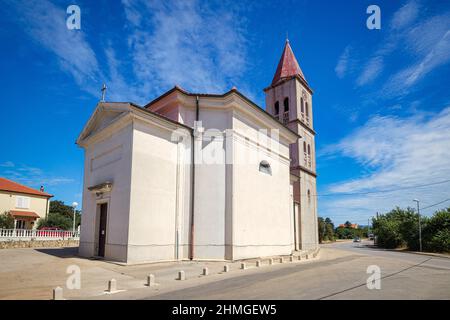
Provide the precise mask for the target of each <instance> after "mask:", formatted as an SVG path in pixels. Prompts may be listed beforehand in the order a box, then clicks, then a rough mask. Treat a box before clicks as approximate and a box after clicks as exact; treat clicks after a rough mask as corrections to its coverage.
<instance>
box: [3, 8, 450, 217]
mask: <svg viewBox="0 0 450 320" xmlns="http://www.w3.org/2000/svg"><path fill="white" fill-rule="evenodd" d="M71 4H77V5H78V6H79V7H80V9H81V30H68V29H67V28H66V18H67V17H68V15H67V13H66V8H67V7H68V6H69V5H71ZM371 4H377V5H378V6H379V7H380V9H381V30H369V29H367V27H366V19H367V17H368V14H366V8H367V7H368V6H369V5H371ZM0 14H1V16H2V19H1V21H0V43H1V44H0V46H1V49H2V50H0V67H1V73H0V88H1V92H2V99H1V101H2V106H1V108H0V115H1V118H2V119H3V121H2V125H1V127H0V133H1V135H2V137H3V138H2V139H1V140H0V150H2V152H1V153H0V176H5V177H8V178H11V179H13V180H16V181H19V182H22V183H25V184H27V185H30V186H32V187H39V186H40V185H41V184H44V185H45V186H46V191H48V192H50V193H52V194H54V195H55V199H61V200H64V201H66V202H68V203H70V202H72V201H78V202H80V201H81V190H82V175H83V172H82V170H83V151H82V150H81V149H80V148H78V147H77V146H76V145H75V139H76V137H77V136H78V134H79V132H80V131H81V129H82V127H83V125H84V124H85V122H86V121H87V119H88V117H89V116H90V114H91V113H92V111H93V109H94V108H95V105H96V103H97V102H98V100H99V98H100V88H101V85H102V83H103V82H106V84H107V85H108V94H107V100H110V101H133V102H136V103H138V104H144V103H146V102H148V101H150V100H152V99H153V98H155V97H157V96H158V95H160V94H161V93H163V92H164V91H166V90H168V89H170V88H171V87H172V86H173V85H175V84H178V85H180V86H182V87H183V88H185V89H187V90H190V91H197V92H210V93H212V92H217V93H222V92H225V91H227V90H229V89H230V88H231V87H232V86H236V87H237V88H238V89H239V90H240V91H242V92H243V93H244V94H246V95H247V96H248V97H250V98H251V99H252V100H254V101H255V102H256V103H258V104H259V105H261V106H262V107H264V93H263V91H262V89H263V88H264V87H266V86H267V85H268V84H269V83H270V81H271V79H272V76H273V74H274V72H275V68H276V65H277V63H278V59H279V57H280V55H281V52H282V49H283V45H284V41H285V38H286V33H288V34H289V40H290V42H291V46H292V48H293V50H294V53H295V55H296V57H297V60H298V61H299V63H300V66H301V68H302V70H303V72H304V74H305V77H306V78H307V80H308V82H309V83H310V85H311V87H312V88H313V90H314V92H315V93H314V97H313V108H314V110H313V112H314V120H315V130H316V131H317V133H318V134H317V140H316V149H317V155H318V157H317V171H318V174H319V177H318V197H319V215H321V216H330V217H331V218H332V219H333V220H334V221H335V222H336V223H343V222H345V220H351V221H352V222H358V223H362V224H364V223H366V222H367V218H369V217H371V216H373V215H374V214H375V212H377V211H379V212H385V211H387V210H389V209H390V208H392V207H393V206H395V205H399V206H403V207H405V206H412V205H414V204H413V202H412V201H411V200H412V199H413V198H419V199H420V200H421V201H422V205H423V206H427V205H431V204H434V203H436V202H439V201H441V200H445V199H447V198H450V183H449V182H444V181H446V180H448V179H450V148H449V146H450V90H449V87H450V86H449V79H450V3H449V2H447V1H439V0H437V1H424V0H422V1H420V0H417V1H415V0H411V1H362V0H355V1H334V2H331V1H312V0H311V1H307V0H302V1H283V2H282V3H279V2H275V1H242V2H239V3H238V4H237V3H234V2H227V1H208V2H207V1H179V2H168V1H164V2H158V1H139V0H136V1H132V0H122V1H111V0H108V1H107V0H103V1H95V2H94V1H73V0H72V1H48V0H39V1H32V0H27V1H16V0H2V1H1V5H0ZM441 182H442V183H441ZM435 183H437V184H435ZM429 184H431V185H429ZM423 185H428V186H423ZM416 186H422V187H416ZM412 187H413V188H412ZM386 190H387V191H389V192H384V191H386ZM449 204H450V202H447V203H443V204H442V205H440V206H435V207H433V208H430V209H428V210H425V211H424V213H425V214H431V213H432V212H433V209H438V208H440V207H443V206H445V205H449Z"/></svg>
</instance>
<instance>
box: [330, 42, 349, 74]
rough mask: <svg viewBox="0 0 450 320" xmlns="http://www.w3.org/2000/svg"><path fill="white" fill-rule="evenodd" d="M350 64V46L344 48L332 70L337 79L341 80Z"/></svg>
mask: <svg viewBox="0 0 450 320" xmlns="http://www.w3.org/2000/svg"><path fill="white" fill-rule="evenodd" d="M349 64H350V46H347V47H345V49H344V52H342V54H341V55H340V57H339V60H338V62H337V64H336V67H335V68H334V71H335V72H336V75H337V76H338V78H340V79H342V78H344V77H345V75H346V74H347V72H348V69H349V67H350V66H349Z"/></svg>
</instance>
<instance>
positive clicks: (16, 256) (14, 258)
mask: <svg viewBox="0 0 450 320" xmlns="http://www.w3.org/2000/svg"><path fill="white" fill-rule="evenodd" d="M76 249H77V248H45V249H31V248H30V249H8V250H1V251H0V261H1V263H0V299H51V298H52V290H53V289H54V288H56V287H58V286H59V287H61V288H63V295H64V298H66V299H85V298H91V299H103V298H108V297H110V295H107V294H106V293H105V290H106V289H107V286H108V281H109V280H111V279H115V280H116V281H117V289H118V290H126V291H127V292H130V291H132V290H134V289H145V288H148V287H146V286H145V284H146V279H147V276H148V275H149V274H153V275H155V278H156V283H159V286H155V287H153V289H155V293H157V291H158V290H159V289H161V288H164V290H165V291H167V290H171V288H178V287H185V286H192V285H196V284H197V283H200V282H201V283H205V281H206V282H208V281H214V280H215V279H224V278H226V277H234V276H236V275H238V274H240V273H239V272H242V271H243V270H241V269H240V268H241V263H242V262H244V263H245V264H246V267H247V268H248V269H254V270H256V269H258V270H264V269H266V268H271V267H275V266H277V265H279V266H281V264H280V262H279V259H280V257H279V256H277V257H267V258H263V259H261V268H257V267H256V261H257V260H258V259H248V260H245V261H236V262H223V261H221V262H218V261H180V262H163V263H152V264H141V265H128V266H126V265H119V264H116V263H112V262H107V261H102V260H89V259H84V258H80V257H77V256H76V252H77V251H76ZM301 256H302V260H301V261H299V260H298V253H297V256H293V260H294V262H295V263H303V262H308V261H311V259H313V255H312V253H310V254H309V257H308V258H309V259H308V260H306V252H302V253H301ZM270 258H272V259H273V262H274V264H273V265H272V266H269V259H270ZM282 258H283V265H288V264H290V263H291V262H289V261H290V258H289V256H284V257H282ZM74 265H75V266H77V267H79V268H80V271H81V288H80V289H79V290H69V289H67V286H66V281H67V279H68V278H69V276H71V274H70V273H67V268H68V267H69V266H74ZM225 265H229V267H230V272H227V273H224V272H223V270H224V266H225ZM204 267H207V268H208V271H209V275H208V276H202V271H203V268H204ZM180 270H183V271H184V272H185V276H186V279H187V280H186V281H179V280H176V278H177V276H178V272H179V271H180ZM194 279H195V281H192V280H194ZM188 280H191V281H188Z"/></svg>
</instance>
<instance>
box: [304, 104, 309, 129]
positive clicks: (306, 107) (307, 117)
mask: <svg viewBox="0 0 450 320" xmlns="http://www.w3.org/2000/svg"><path fill="white" fill-rule="evenodd" d="M305 109H306V110H305V111H306V123H307V124H309V106H308V102H306V104H305Z"/></svg>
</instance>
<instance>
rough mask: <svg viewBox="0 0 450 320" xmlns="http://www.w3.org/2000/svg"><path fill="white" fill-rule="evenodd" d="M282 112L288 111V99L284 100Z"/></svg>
mask: <svg viewBox="0 0 450 320" xmlns="http://www.w3.org/2000/svg"><path fill="white" fill-rule="evenodd" d="M283 104H284V112H288V111H289V98H288V97H286V98H284V103H283Z"/></svg>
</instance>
